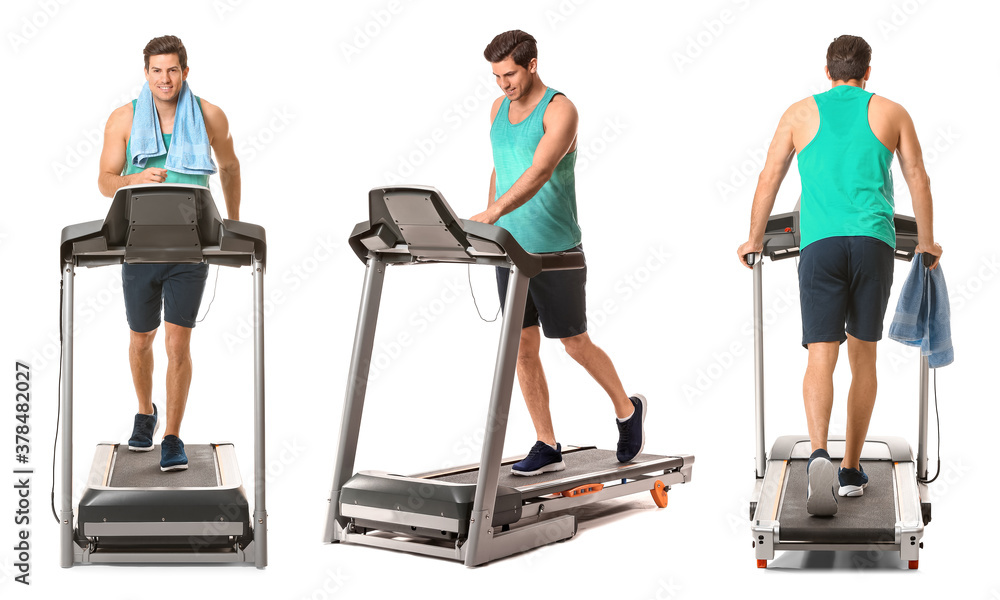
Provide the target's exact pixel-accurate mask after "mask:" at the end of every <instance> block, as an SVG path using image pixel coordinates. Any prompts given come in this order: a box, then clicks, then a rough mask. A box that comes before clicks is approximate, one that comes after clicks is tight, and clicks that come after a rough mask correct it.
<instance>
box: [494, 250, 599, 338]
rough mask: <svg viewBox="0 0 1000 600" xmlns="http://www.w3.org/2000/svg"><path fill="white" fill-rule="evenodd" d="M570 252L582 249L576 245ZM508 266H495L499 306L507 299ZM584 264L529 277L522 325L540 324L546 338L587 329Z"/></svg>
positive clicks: (524, 326) (567, 335) (579, 332)
mask: <svg viewBox="0 0 1000 600" xmlns="http://www.w3.org/2000/svg"><path fill="white" fill-rule="evenodd" d="M569 251H570V252H581V253H582V252H583V246H577V247H576V248H573V249H572V250H569ZM509 276H510V269H508V268H505V267H497V291H499V292H500V306H501V307H503V305H504V301H505V300H506V299H507V280H508V278H509ZM586 285H587V267H586V265H584V267H583V268H582V269H572V270H569V271H543V272H542V273H539V274H538V275H535V276H534V277H532V278H531V279H529V280H528V297H527V300H526V301H525V307H524V324H523V325H522V328H526V327H534V326H536V325H541V326H542V333H544V334H545V337H547V338H553V339H555V338H568V337H573V336H574V335H580V334H581V333H584V332H586V331H587V295H586V291H585V287H586Z"/></svg>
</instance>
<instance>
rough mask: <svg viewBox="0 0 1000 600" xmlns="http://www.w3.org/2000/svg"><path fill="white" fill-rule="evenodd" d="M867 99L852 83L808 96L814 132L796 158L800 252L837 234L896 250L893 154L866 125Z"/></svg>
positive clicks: (867, 96)
mask: <svg viewBox="0 0 1000 600" xmlns="http://www.w3.org/2000/svg"><path fill="white" fill-rule="evenodd" d="M872 96H873V94H872V93H871V92H867V91H865V90H863V89H861V88H859V87H854V86H851V85H838V86H836V87H834V88H832V89H830V90H829V91H826V92H823V93H822V94H816V95H815V96H813V98H815V100H816V106H817V107H818V108H819V131H817V132H816V136H815V137H813V139H812V141H810V142H809V143H808V144H806V147H805V148H803V149H802V152H800V153H799V156H798V163H799V175H800V176H801V178H802V200H801V203H800V206H799V229H800V242H799V247H800V248H805V247H806V246H808V245H809V244H811V243H812V242H815V241H817V240H821V239H824V238H828V237H839V236H868V237H873V238H876V239H879V240H882V241H883V242H885V243H886V244H889V246H890V247H892V248H895V247H896V230H895V227H894V226H893V222H892V218H893V214H894V213H895V203H894V201H893V197H892V173H891V172H890V170H889V166H890V165H891V164H892V152H889V149H888V148H886V147H885V145H883V144H882V142H880V141H879V139H878V138H877V137H875V134H874V133H872V130H871V127H870V126H869V125H868V103H869V102H870V101H871V97H872Z"/></svg>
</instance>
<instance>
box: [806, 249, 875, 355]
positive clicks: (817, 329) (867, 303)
mask: <svg viewBox="0 0 1000 600" xmlns="http://www.w3.org/2000/svg"><path fill="white" fill-rule="evenodd" d="M893 255H894V251H893V249H892V248H891V247H890V246H889V245H888V244H886V243H885V242H883V241H882V240H879V239H876V238H873V237H867V236H844V237H830V238H824V239H821V240H817V241H815V242H813V243H811V244H809V245H808V246H806V247H805V248H803V249H802V252H801V254H800V255H799V303H800V304H801V309H802V345H803V346H806V347H808V345H809V344H810V343H812V342H840V343H844V341H845V340H847V335H846V334H845V331H846V333H849V334H851V335H852V336H854V337H856V338H858V339H859V340H862V341H865V342H877V341H878V340H880V339H882V322H883V320H884V319H885V308H886V305H887V304H888V302H889V290H890V288H891V287H892V271H893V264H892V260H893ZM845 323H846V329H845Z"/></svg>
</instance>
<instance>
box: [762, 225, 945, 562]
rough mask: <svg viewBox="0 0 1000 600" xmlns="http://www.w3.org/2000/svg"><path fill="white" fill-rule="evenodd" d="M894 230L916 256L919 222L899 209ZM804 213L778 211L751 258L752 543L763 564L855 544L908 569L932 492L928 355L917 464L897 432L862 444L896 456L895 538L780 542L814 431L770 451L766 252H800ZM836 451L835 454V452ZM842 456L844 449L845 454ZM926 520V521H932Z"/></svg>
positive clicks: (867, 452)
mask: <svg viewBox="0 0 1000 600" xmlns="http://www.w3.org/2000/svg"><path fill="white" fill-rule="evenodd" d="M893 220H894V225H895V228H896V249H895V258H896V259H898V260H902V261H907V262H908V261H910V260H912V259H913V257H914V256H915V249H916V246H917V226H916V220H915V219H914V218H913V217H908V216H903V215H895V217H894V219H893ZM798 232H799V213H798V211H794V212H790V213H783V214H778V215H774V216H772V217H770V218H769V219H768V224H767V229H766V231H765V242H764V251H763V253H762V254H751V255H750V264H751V265H752V267H753V319H754V320H753V331H754V390H755V420H754V430H755V433H756V440H755V441H756V444H755V448H756V454H755V466H756V482H755V484H754V489H753V493H752V496H751V513H752V514H751V516H750V518H751V534H752V536H753V547H754V552H755V555H756V558H757V566H758V567H762V568H763V567H765V566H766V565H767V561H768V560H771V559H773V558H774V553H775V551H777V550H827V551H829V550H853V551H871V550H873V549H876V550H892V551H898V552H899V555H900V558H901V559H902V560H905V561H908V563H909V567H910V568H911V569H915V568H917V564H918V562H917V561H918V559H919V551H920V548H921V547H922V546H923V543H922V542H921V539H922V537H923V530H924V524H925V520H924V519H925V517H924V511H923V507H924V505H925V504H926V505H927V506H928V508H929V503H924V502H923V500H922V499H923V498H926V497H927V484H926V483H924V481H925V480H926V479H927V411H928V378H929V375H928V374H929V365H928V362H927V357H926V356H921V357H920V364H919V376H920V387H919V411H920V412H919V423H918V432H917V437H918V445H917V458H916V462H915V464H914V460H913V456H912V454H911V450H910V447H909V445H908V444H907V442H906V440H905V439H903V438H900V437H887V438H877V439H875V438H872V439H866V440H865V447H864V448H863V450H862V460H872V457H871V453H872V450H873V448H874V446H875V445H885V446H886V447H887V448H888V449H889V452H888V454H889V456H887V457H885V458H881V457H874V458H875V459H884V460H892V461H893V474H894V477H893V481H892V484H893V488H894V497H895V503H896V523H895V540H894V542H893V543H892V544H887V543H884V542H870V543H842V544H831V543H805V542H788V541H785V542H783V541H782V540H781V527H780V523H779V522H778V520H777V514H778V503H779V502H781V499H782V496H783V494H784V491H785V485H784V484H785V481H784V478H785V467H786V463H787V461H788V460H792V459H796V460H799V459H806V460H807V459H808V458H809V453H808V452H807V453H806V454H805V456H802V455H801V454H802V453H801V452H798V453H796V452H795V450H796V447H797V444H799V443H801V442H805V443H806V444H807V445H808V444H809V436H808V435H805V436H781V437H779V438H778V439H777V440H776V441H775V443H774V445H773V446H772V448H771V454H770V456H768V455H767V454H766V453H765V449H764V448H765V441H764V417H765V414H764V314H763V275H762V265H763V262H764V261H763V256H764V255H767V256H768V258H770V259H771V260H772V261H774V260H782V259H785V258H792V257H795V256H798V255H799V247H798V245H799V233H798ZM829 442H830V446H831V448H832V447H834V445H836V444H843V443H844V438H843V437H840V438H836V437H831V438H830V439H829ZM831 454H833V453H831ZM841 455H842V453H841ZM928 520H929V519H928Z"/></svg>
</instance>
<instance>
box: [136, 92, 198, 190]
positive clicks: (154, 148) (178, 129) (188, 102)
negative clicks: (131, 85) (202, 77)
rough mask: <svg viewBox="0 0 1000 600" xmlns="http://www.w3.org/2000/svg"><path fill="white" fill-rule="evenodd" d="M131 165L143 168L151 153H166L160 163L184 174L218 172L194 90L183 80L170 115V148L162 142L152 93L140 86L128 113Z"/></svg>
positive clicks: (152, 154) (151, 155)
mask: <svg viewBox="0 0 1000 600" xmlns="http://www.w3.org/2000/svg"><path fill="white" fill-rule="evenodd" d="M130 144H131V148H132V165H133V166H135V167H137V168H140V169H145V168H146V160H147V159H149V158H152V157H154V156H162V155H163V154H166V155H167V161H166V164H164V167H165V168H166V169H167V170H168V171H174V172H175V173H186V174H188V175H212V174H214V173H216V172H218V169H217V168H216V167H215V162H214V161H213V160H212V147H211V145H210V144H209V143H208V131H207V130H206V129H205V119H204V118H203V117H202V115H201V110H200V109H199V108H198V107H197V106H195V98H194V94H192V93H191V88H190V87H188V84H187V82H186V81H185V82H184V83H183V84H182V85H181V93H180V95H179V96H178V98H177V113H176V114H175V115H174V133H173V135H172V136H171V138H170V150H169V151H168V150H167V148H166V146H165V145H164V144H163V132H162V131H161V130H160V119H159V117H158V116H157V114H156V105H155V104H154V103H153V94H152V92H150V91H149V86H148V85H144V86H142V91H141V92H139V99H138V101H137V102H136V105H135V114H134V115H132V133H131V138H130Z"/></svg>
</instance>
